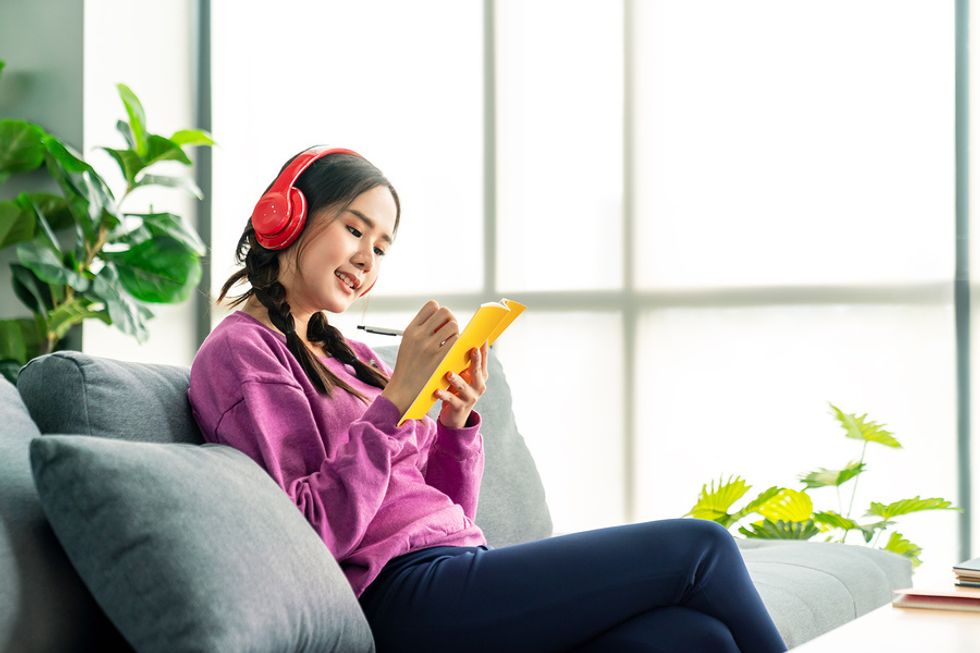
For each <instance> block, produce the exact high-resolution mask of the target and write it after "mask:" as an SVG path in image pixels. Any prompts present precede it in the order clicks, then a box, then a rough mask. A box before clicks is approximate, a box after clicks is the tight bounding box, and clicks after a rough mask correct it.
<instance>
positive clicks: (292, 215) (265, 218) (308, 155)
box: [251, 146, 377, 297]
mask: <svg viewBox="0 0 980 653" xmlns="http://www.w3.org/2000/svg"><path fill="white" fill-rule="evenodd" d="M337 152H340V153H343V154H353V155H355V156H361V155H360V154H358V153H357V152H355V151H354V150H349V149H347V148H343V147H326V146H315V147H311V148H309V149H307V150H304V151H302V152H301V153H299V154H297V155H296V157H295V158H293V160H292V161H290V162H289V165H287V166H286V168H285V169H284V170H283V171H282V172H280V173H279V176H278V177H276V180H275V181H274V182H272V186H270V187H269V190H267V191H266V192H265V193H264V194H263V195H262V197H260V198H259V201H258V202H257V203H256V204H255V208H254V209H253V210H252V218H251V219H252V228H253V229H255V239H256V240H258V241H259V244H260V245H262V247H265V248H266V249H271V250H280V249H286V248H287V247H289V246H290V245H292V244H293V243H294V242H295V241H296V239H297V238H298V237H299V235H300V233H302V231H303V227H304V226H305V225H306V210H307V202H306V196H305V195H303V191H301V190H300V189H298V188H295V187H294V186H293V184H295V183H296V180H297V179H299V176H300V175H301V174H303V171H304V170H306V169H307V168H309V167H310V165H312V164H313V162H314V161H316V160H317V159H322V158H323V157H325V156H327V155H329V154H334V153H337ZM362 158H363V157H362ZM375 283H377V281H375ZM371 288H374V284H373V283H372V284H371V286H370V287H369V288H368V289H367V290H365V291H364V292H363V293H361V294H360V297H363V296H364V295H366V294H368V292H370V290H371Z"/></svg>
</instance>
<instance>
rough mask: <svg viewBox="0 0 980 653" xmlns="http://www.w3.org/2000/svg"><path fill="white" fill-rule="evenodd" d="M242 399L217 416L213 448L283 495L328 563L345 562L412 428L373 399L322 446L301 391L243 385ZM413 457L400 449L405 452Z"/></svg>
mask: <svg viewBox="0 0 980 653" xmlns="http://www.w3.org/2000/svg"><path fill="white" fill-rule="evenodd" d="M241 389H242V399H241V400H240V401H239V402H238V403H236V404H235V405H234V406H232V407H231V408H230V409H229V410H228V411H226V412H225V414H224V415H223V416H222V418H221V421H220V422H219V424H218V427H217V429H216V433H217V435H218V439H219V441H221V442H223V443H225V444H228V445H230V446H232V447H235V448H236V449H239V450H241V451H243V452H244V453H246V454H247V455H248V456H250V457H251V458H252V459H253V460H255V461H256V462H257V463H258V464H259V465H260V466H261V467H263V468H264V469H265V470H266V471H267V472H268V473H269V475H270V476H272V478H273V479H274V480H275V481H276V483H277V484H278V485H279V486H280V487H281V488H283V489H284V490H285V491H286V494H288V495H289V498H290V499H291V500H292V501H293V503H294V504H295V505H296V507H297V508H299V510H300V512H302V513H303V515H304V516H305V517H306V519H307V521H309V523H310V524H311V525H312V526H313V528H314V530H316V532H317V534H318V535H319V536H320V538H321V539H322V540H323V541H324V543H325V544H326V545H327V547H328V548H329V549H330V552H331V553H332V554H333V556H334V558H335V559H337V560H338V561H341V560H343V559H345V558H347V557H348V556H349V555H350V554H351V553H352V552H353V551H354V549H355V547H356V545H357V544H358V543H359V542H360V541H361V539H362V538H363V536H364V534H365V532H366V531H367V528H368V525H369V524H370V523H371V521H372V519H373V518H374V516H375V514H376V513H377V512H378V510H379V508H380V507H381V503H382V500H383V499H384V497H385V494H386V492H387V489H388V483H389V479H390V477H391V471H392V466H393V464H395V462H396V461H397V459H398V458H399V454H400V453H402V449H403V447H404V445H405V443H406V441H407V440H408V439H410V438H411V437H412V435H413V434H414V429H415V426H414V424H415V422H414V420H409V421H407V422H405V424H403V425H402V426H401V427H397V426H396V423H397V421H398V418H399V416H400V415H399V412H398V407H397V406H395V404H393V403H392V402H391V401H390V400H389V399H387V398H386V397H384V396H381V395H378V396H377V397H375V399H374V401H373V402H372V403H371V405H370V406H368V408H367V410H366V411H365V412H364V414H363V415H362V416H361V417H360V418H359V419H357V420H355V421H354V422H352V423H350V427H349V436H350V437H349V439H348V440H347V441H346V442H343V443H342V444H339V445H337V446H329V445H328V446H325V439H326V438H328V437H329V436H328V434H324V433H321V432H320V431H319V429H318V428H317V421H316V419H315V417H314V415H313V412H312V408H311V406H310V403H309V401H308V400H307V397H306V396H305V394H304V392H303V390H302V388H300V387H298V386H295V385H292V384H289V383H270V382H267V381H255V380H247V381H245V382H244V383H243V384H242V388H241ZM409 451H412V452H414V447H408V448H407V450H406V453H408V452H409Z"/></svg>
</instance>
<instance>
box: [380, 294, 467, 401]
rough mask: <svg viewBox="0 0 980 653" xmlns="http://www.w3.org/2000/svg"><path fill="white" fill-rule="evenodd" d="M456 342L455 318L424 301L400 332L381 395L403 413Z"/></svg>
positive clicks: (456, 328) (441, 307)
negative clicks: (400, 335)
mask: <svg viewBox="0 0 980 653" xmlns="http://www.w3.org/2000/svg"><path fill="white" fill-rule="evenodd" d="M457 339H459V323H458V322H457V321H456V316H455V315H453V313H452V311H450V310H449V309H448V308H446V307H444V306H439V303H438V302H437V301H436V300H434V299H430V300H429V301H427V302H426V303H425V304H424V305H423V306H422V308H421V309H420V310H419V312H418V313H417V314H416V315H415V317H414V318H413V319H412V321H411V322H410V323H409V324H408V326H407V327H405V331H404V332H403V333H402V342H401V345H399V347H398V357H397V359H396V360H395V368H394V369H393V370H392V372H391V378H390V379H389V381H388V385H387V387H385V389H384V390H382V392H381V394H382V395H384V396H385V397H387V398H388V399H390V400H391V401H392V402H393V403H394V404H395V405H396V406H398V408H399V410H401V412H402V413H404V412H405V411H406V410H408V407H409V405H411V403H412V400H413V399H414V398H415V397H416V396H417V395H418V393H419V392H421V391H422V387H423V386H424V385H425V384H426V382H427V381H428V380H429V377H431V376H432V373H433V372H435V371H436V368H437V367H438V366H439V362H440V361H441V360H442V359H443V358H444V357H445V355H446V352H447V351H449V350H448V349H445V348H446V347H452V346H453V343H455V342H456V340H457Z"/></svg>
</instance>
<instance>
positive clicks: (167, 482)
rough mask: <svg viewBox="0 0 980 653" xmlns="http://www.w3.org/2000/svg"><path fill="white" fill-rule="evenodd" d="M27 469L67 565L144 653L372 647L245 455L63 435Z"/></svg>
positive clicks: (37, 441)
mask: <svg viewBox="0 0 980 653" xmlns="http://www.w3.org/2000/svg"><path fill="white" fill-rule="evenodd" d="M127 439H130V440H131V439H134V438H127ZM30 460H31V466H32V469H33V475H34V479H35V481H36V485H37V489H38V493H39V495H40V497H41V503H42V505H43V507H44V511H45V514H46V515H47V517H48V520H49V521H50V523H51V525H52V527H53V529H54V531H55V533H56V534H57V536H58V539H59V540H60V541H61V543H62V545H63V546H64V548H65V550H66V551H67V553H68V557H69V558H70V559H71V562H72V564H73V565H74V567H75V569H77V570H78V573H79V574H80V575H81V576H82V578H83V579H84V580H85V583H86V585H87V586H88V587H89V588H90V589H91V591H92V594H93V595H94V596H95V597H96V598H97V599H98V601H99V604H100V605H101V606H102V607H103V608H104V609H105V612H106V614H108V615H109V617H110V618H111V619H112V621H113V622H114V623H115V624H116V625H117V626H118V628H119V630H120V631H121V632H122V633H123V634H124V635H125V636H126V639H127V640H129V641H130V642H131V643H132V644H133V646H134V647H135V648H136V649H137V650H139V651H146V652H148V653H149V652H153V651H159V652H160V653H164V652H166V653H171V652H173V651H191V650H198V651H255V652H259V651H298V652H307V653H313V652H317V653H319V652H335V653H341V652H343V653H357V652H363V653H371V652H373V651H374V650H375V648H374V641H373V639H372V636H371V630H370V626H369V625H368V622H367V619H366V618H365V616H364V614H363V612H362V611H361V609H360V605H359V603H358V602H357V599H356V598H355V596H354V594H353V592H352V591H351V589H350V587H349V585H348V584H347V580H346V578H344V576H343V573H342V571H341V569H340V566H339V565H338V564H337V562H336V561H335V560H334V559H333V557H332V556H331V555H330V551H329V549H327V548H326V547H325V546H324V545H323V542H322V541H320V538H319V537H318V536H317V534H316V532H315V531H314V530H313V529H312V528H311V527H310V525H309V523H308V522H307V521H306V519H305V518H304V517H303V514H302V513H301V512H300V511H299V510H298V509H297V508H296V507H295V506H294V505H293V503H292V502H291V501H290V499H289V497H287V496H286V495H285V493H283V492H282V490H281V488H279V486H278V485H276V484H275V482H274V481H273V480H272V479H271V478H270V477H269V476H268V475H267V474H266V473H265V472H264V470H262V469H261V468H260V467H258V466H257V465H256V464H255V463H254V462H253V461H252V460H251V459H250V458H249V457H248V456H246V455H245V454H244V453H242V452H240V451H238V450H237V449H234V448H232V447H227V446H224V445H219V444H209V443H208V444H203V445H191V444H184V443H159V442H128V441H123V440H119V439H111V438H100V437H93V436H86V435H74V434H71V435H60V434H56V435H47V436H44V437H37V438H34V439H33V440H32V441H31V444H30Z"/></svg>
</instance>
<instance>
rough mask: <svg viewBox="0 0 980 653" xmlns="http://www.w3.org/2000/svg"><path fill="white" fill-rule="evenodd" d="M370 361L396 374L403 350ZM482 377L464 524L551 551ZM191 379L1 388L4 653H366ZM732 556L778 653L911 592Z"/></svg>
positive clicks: (843, 573) (882, 573) (341, 602)
mask: <svg viewBox="0 0 980 653" xmlns="http://www.w3.org/2000/svg"><path fill="white" fill-rule="evenodd" d="M376 351H377V352H378V354H379V355H381V356H382V357H383V358H384V359H385V360H386V361H387V362H388V363H389V365H394V361H395V356H396V353H397V345H391V346H388V347H379V348H376ZM489 366H490V380H489V385H488V388H487V391H486V394H485V395H484V396H483V397H482V398H481V400H480V403H479V404H478V410H480V412H481V415H482V416H483V420H484V426H483V434H484V443H485V447H486V468H485V472H484V478H483V485H482V491H481V498H480V505H479V509H478V512H477V518H476V521H477V523H478V524H479V525H480V526H481V527H482V528H483V530H484V531H485V533H486V535H487V538H488V540H489V542H490V544H491V545H492V546H493V547H496V548H499V547H503V546H507V545H510V544H516V543H520V542H526V541H530V540H535V539H540V538H546V537H552V536H554V532H553V528H552V522H551V518H550V516H549V512H548V507H547V503H546V497H545V492H544V489H543V487H542V484H541V481H540V478H539V476H538V473H537V470H536V468H535V465H534V461H533V460H532V458H531V455H530V453H529V451H528V449H527V447H526V446H525V443H524V440H523V438H522V436H521V434H520V433H519V432H518V430H517V427H516V423H515V419H514V415H513V414H512V411H511V396H510V390H509V388H508V385H507V379H506V377H505V375H504V372H503V369H502V367H501V364H500V361H499V359H498V358H497V356H496V355H495V354H494V352H493V350H492V349H491V351H490V359H489ZM188 379H189V370H188V369H187V368H186V367H178V366H170V365H150V364H141V363H132V362H120V361H115V360H111V359H107V358H100V357H94V356H90V355H86V354H83V353H79V352H56V353H53V354H49V355H46V356H42V357H39V358H36V359H34V360H32V361H31V362H29V363H28V364H27V365H26V366H24V367H23V368H22V370H21V373H20V376H19V379H18V383H17V387H16V388H15V387H14V386H13V385H11V384H10V383H9V382H6V381H5V380H3V379H0V420H2V425H3V428H2V432H0V651H11V652H13V651H16V652H18V653H25V652H32V651H38V652H41V651H59V652H64V651H114V650H122V651H125V650H133V649H134V648H135V650H140V651H143V650H146V651H156V650H159V651H172V652H178V651H184V650H201V651H246V650H249V651H251V650H255V651H259V650H304V651H305V650H309V651H314V650H319V651H327V650H331V651H345V652H346V651H365V652H370V651H374V643H373V641H372V640H371V636H370V629H369V628H368V625H367V622H366V620H365V619H364V617H363V613H362V612H360V610H359V604H358V602H357V600H356V597H355V596H354V594H353V591H351V589H350V587H349V585H348V584H347V583H346V579H345V577H344V576H343V575H342V573H341V571H340V568H339V565H337V564H336V562H335V561H334V560H333V558H332V557H331V556H330V555H329V552H328V551H327V549H326V547H321V546H318V545H317V544H318V543H319V540H317V539H316V535H315V533H314V532H313V530H312V529H311V528H309V529H305V530H304V527H303V526H302V524H305V521H303V517H302V515H301V514H300V513H299V511H298V510H294V509H291V508H290V506H291V505H292V504H291V503H290V502H289V499H288V498H287V497H286V496H285V493H281V492H277V490H278V486H275V485H274V483H273V482H272V481H271V479H270V478H269V477H268V476H267V475H265V473H264V471H263V470H262V469H261V468H259V467H258V465H256V464H254V463H253V462H252V461H251V460H250V459H248V458H247V457H245V456H244V454H241V453H240V452H237V451H236V450H233V449H231V448H230V447H224V446H222V445H216V444H210V443H203V440H202V439H201V436H200V433H199V432H198V430H197V427H196V425H195V423H194V421H193V417H192V415H191V412H190V409H189V405H188V403H187V400H186V394H185V393H186V390H187V386H188ZM438 409H439V403H438V402H437V404H436V405H435V406H433V410H432V412H431V413H430V415H431V416H432V417H433V418H435V417H436V415H437V411H438ZM41 434H44V435H43V437H41ZM105 461H111V462H105ZM134 470H137V471H134ZM166 474H171V476H169V477H168V476H167V475H166ZM168 479H176V480H168ZM154 484H156V485H154ZM141 493H143V494H141ZM126 501H129V502H130V503H126ZM154 501H156V502H157V503H154ZM134 502H135V503H134ZM243 516H244V517H243ZM168 520H169V521H168ZM195 520H196V521H195ZM236 529H249V530H236ZM243 533H245V534H244V535H243ZM283 533H290V535H289V536H288V537H284V536H283V535H282V534H283ZM276 537H279V538H280V539H278V540H277V539H275V538H276ZM192 540H193V541H192ZM737 541H738V544H739V546H740V548H741V550H742V552H743V555H744V558H745V560H746V563H747V565H748V568H749V571H750V573H751V576H752V578H753V580H754V581H755V583H756V585H757V587H758V589H759V592H760V594H761V595H762V598H763V600H764V602H765V604H766V607H767V608H768V609H769V611H770V613H771V614H772V616H773V618H774V620H775V622H776V625H777V626H778V628H779V630H780V632H781V633H782V635H783V638H784V639H785V641H786V642H787V644H788V645H789V646H790V647H793V646H796V645H799V644H801V643H803V642H805V641H807V640H810V639H812V638H814V637H816V636H817V635H819V634H821V633H824V632H826V631H828V630H831V629H833V628H835V627H837V626H840V625H841V624H844V623H846V622H847V621H849V620H851V619H854V618H855V617H857V616H859V615H862V614H864V613H866V612H869V611H871V610H872V609H874V608H876V607H878V606H881V605H884V604H885V603H887V602H888V601H889V600H890V598H891V590H892V589H894V588H899V587H907V586H909V585H911V567H910V564H909V562H908V560H907V559H906V558H904V557H902V556H898V555H896V554H892V553H889V552H884V551H879V550H873V549H870V548H867V547H865V546H859V545H850V544H848V545H843V544H833V543H824V542H810V541H805V542H792V541H782V540H778V541H765V540H755V539H753V540H745V539H742V538H740V537H739V538H737ZM194 546H197V547H198V548H193V547H194ZM213 549H221V551H218V552H215V551H213ZM231 550H234V551H235V553H234V554H231V553H228V554H226V555H222V552H223V551H231ZM270 550H272V551H275V554H274V555H270V553H269V551H270ZM284 551H285V552H288V553H283V552H284ZM651 555H656V552H651ZM168 556H169V557H168ZM290 556H294V557H295V559H291V558H290ZM232 564H239V567H233V566H228V565H232ZM161 567H163V568H162V569H161ZM287 579H289V580H288V582H287ZM301 592H307V593H308V594H307V595H302V596H300V595H298V593H301ZM310 596H312V597H314V599H313V600H310ZM290 601H294V602H295V603H289V602H290ZM280 604H288V605H295V606H296V607H295V608H291V609H290V610H288V611H287V610H278V609H277V608H278V607H279V605H280ZM297 613H298V614H300V617H301V618H300V619H295V618H294V616H295V614H297ZM290 619H293V620H292V621H290ZM294 631H298V634H297V632H294Z"/></svg>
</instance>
